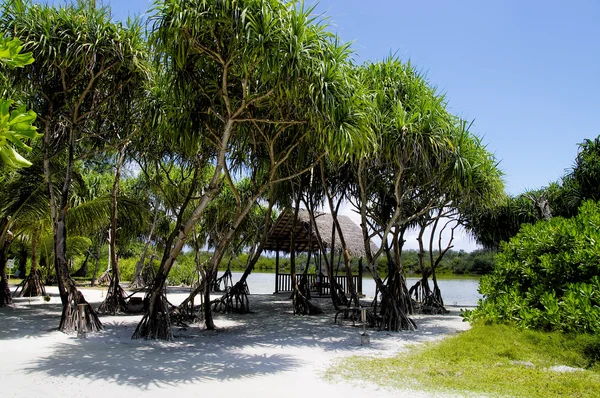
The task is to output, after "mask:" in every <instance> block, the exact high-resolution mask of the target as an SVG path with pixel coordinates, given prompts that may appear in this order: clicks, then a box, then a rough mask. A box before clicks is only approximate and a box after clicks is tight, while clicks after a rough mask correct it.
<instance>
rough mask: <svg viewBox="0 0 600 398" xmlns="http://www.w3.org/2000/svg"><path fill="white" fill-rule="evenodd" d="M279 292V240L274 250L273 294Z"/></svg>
mask: <svg viewBox="0 0 600 398" xmlns="http://www.w3.org/2000/svg"><path fill="white" fill-rule="evenodd" d="M277 293H279V241H277V248H276V251H275V294H277Z"/></svg>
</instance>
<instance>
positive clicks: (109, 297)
mask: <svg viewBox="0 0 600 398" xmlns="http://www.w3.org/2000/svg"><path fill="white" fill-rule="evenodd" d="M98 312H99V313H100V314H111V315H114V314H116V313H123V312H128V309H127V300H126V294H125V291H124V290H123V288H122V287H121V285H120V284H119V283H114V282H112V281H111V283H110V286H109V287H108V290H107V292H106V298H105V299H104V301H103V302H102V304H100V307H98Z"/></svg>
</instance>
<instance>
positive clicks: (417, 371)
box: [332, 325, 600, 398]
mask: <svg viewBox="0 0 600 398" xmlns="http://www.w3.org/2000/svg"><path fill="white" fill-rule="evenodd" d="M561 365H566V366H569V367H573V368H581V369H583V370H578V371H574V372H566V373H560V372H555V371H551V370H549V369H548V368H550V367H552V366H561ZM339 369H344V371H343V373H342V374H343V376H344V377H349V378H353V379H356V378H362V379H365V380H368V381H371V382H373V383H375V384H378V385H382V386H390V387H398V388H407V387H408V388H415V389H420V390H428V391H452V392H459V393H472V394H474V395H476V394H487V395H491V396H502V395H508V396H512V397H544V398H548V397H565V396H568V397H597V396H598V391H600V336H591V335H566V334H561V333H543V332H537V331H530V330H518V329H516V328H514V327H510V326H504V325H491V326H490V325H475V326H474V327H473V328H472V329H471V330H469V331H467V332H464V333H461V334H460V335H457V336H454V337H451V338H447V339H445V340H443V341H441V342H436V343H431V344H425V345H420V346H417V347H414V348H413V349H412V350H410V351H409V352H407V353H403V354H400V355H398V356H396V357H393V358H364V357H352V358H347V359H344V360H342V362H341V363H340V364H338V365H336V366H335V373H337V374H339ZM332 372H333V371H332Z"/></svg>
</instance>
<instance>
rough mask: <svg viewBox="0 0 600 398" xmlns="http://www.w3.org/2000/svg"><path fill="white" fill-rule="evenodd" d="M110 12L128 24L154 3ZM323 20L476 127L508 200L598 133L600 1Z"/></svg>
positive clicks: (385, 6)
mask: <svg viewBox="0 0 600 398" xmlns="http://www.w3.org/2000/svg"><path fill="white" fill-rule="evenodd" d="M306 3H307V4H310V3H311V1H307V2H306ZM105 4H111V5H112V8H113V14H114V16H115V17H116V18H117V19H124V18H125V17H126V15H128V14H131V15H134V14H140V13H144V12H145V11H146V10H147V9H148V8H149V6H150V5H151V4H152V2H150V1H147V0H128V1H125V0H112V1H105ZM317 12H319V13H323V14H325V15H327V16H328V18H329V21H330V24H331V29H332V30H333V31H334V32H335V33H337V34H338V35H339V36H340V37H341V39H342V40H343V41H352V42H353V49H354V51H355V61H356V62H358V63H362V62H366V61H377V60H380V59H383V58H385V57H387V56H388V55H390V54H395V55H397V56H398V57H399V58H400V59H401V60H403V61H409V60H410V61H411V62H412V63H413V64H414V65H416V66H417V68H418V69H419V70H420V71H422V72H423V73H424V74H426V76H427V77H428V79H429V81H430V83H431V84H432V85H434V86H436V87H437V88H438V90H439V91H440V92H442V93H444V94H445V95H446V98H447V100H448V104H449V109H450V111H451V112H453V113H454V114H456V115H458V116H460V117H462V118H464V119H467V120H469V121H474V125H473V128H472V131H473V132H474V133H476V134H477V135H479V136H481V137H483V141H484V143H485V144H486V145H487V147H488V149H489V150H490V151H491V152H492V153H494V155H495V156H496V158H497V159H498V160H499V161H500V168H501V169H502V170H503V171H504V173H505V182H506V190H507V192H508V193H509V194H513V195H516V194H519V193H522V192H523V191H525V190H526V189H535V188H540V187H542V186H545V185H547V184H549V183H550V182H552V181H556V180H558V179H560V177H561V176H562V175H563V174H564V173H565V170H566V169H568V168H570V167H571V166H572V165H573V161H574V159H575V156H576V154H577V144H578V143H580V142H582V141H583V140H584V139H585V138H595V137H596V136H598V135H599V134H600V128H599V126H600V106H599V105H600V99H599V95H600V40H599V38H600V23H598V21H600V2H598V1H593V0H589V1H584V0H571V1H568V2H567V1H554V0H547V1H541V0H530V1H523V0H521V1H516V0H502V1H494V2H491V1H480V0H456V1H449V0H446V1H443V0H435V1H401V0H371V1H365V0H321V1H320V3H319V5H318V7H317ZM465 242H467V243H465V245H466V246H465V247H464V248H466V249H469V248H471V247H472V246H473V244H472V242H471V243H468V240H465ZM457 248H462V247H460V246H458V247H457Z"/></svg>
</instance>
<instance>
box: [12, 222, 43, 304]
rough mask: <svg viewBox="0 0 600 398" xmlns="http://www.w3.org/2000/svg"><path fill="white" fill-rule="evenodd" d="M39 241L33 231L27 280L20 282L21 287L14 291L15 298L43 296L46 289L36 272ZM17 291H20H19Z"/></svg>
mask: <svg viewBox="0 0 600 398" xmlns="http://www.w3.org/2000/svg"><path fill="white" fill-rule="evenodd" d="M38 239H39V232H38V231H35V232H34V233H33V235H32V237H31V269H30V270H29V275H27V278H25V279H24V280H23V282H21V285H19V287H17V290H15V296H17V297H37V296H45V295H46V288H45V287H44V283H43V280H42V273H41V272H40V271H39V270H38V260H37V259H38V254H37V243H38ZM19 289H21V290H20V291H19Z"/></svg>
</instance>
